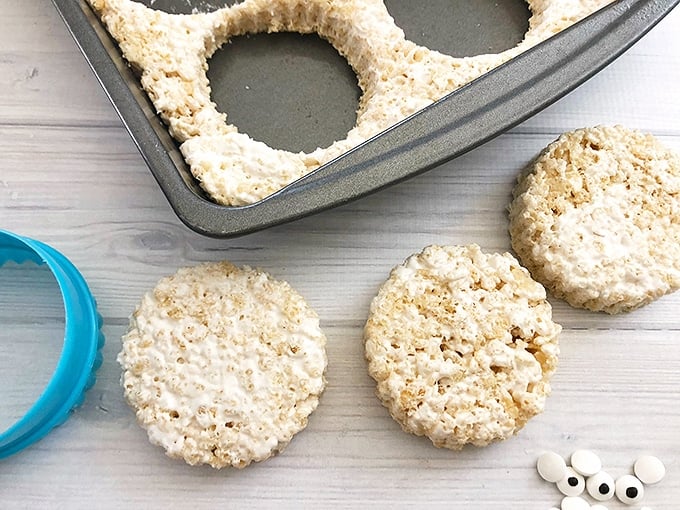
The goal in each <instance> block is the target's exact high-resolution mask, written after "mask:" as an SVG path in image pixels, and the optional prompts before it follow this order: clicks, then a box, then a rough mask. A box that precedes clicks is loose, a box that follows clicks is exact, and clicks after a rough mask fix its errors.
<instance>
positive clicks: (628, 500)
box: [616, 475, 645, 505]
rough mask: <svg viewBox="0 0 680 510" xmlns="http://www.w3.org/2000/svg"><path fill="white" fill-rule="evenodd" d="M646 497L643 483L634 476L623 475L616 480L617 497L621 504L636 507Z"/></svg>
mask: <svg viewBox="0 0 680 510" xmlns="http://www.w3.org/2000/svg"><path fill="white" fill-rule="evenodd" d="M644 495H645V489H644V487H643V486H642V482H641V481H640V480H638V479H637V478H636V477H634V476H633V475H623V476H622V477H620V478H618V479H617V480H616V497H617V498H619V501H621V503H625V504H626V505H634V504H635V503H639V502H640V501H642V498H643V497H644Z"/></svg>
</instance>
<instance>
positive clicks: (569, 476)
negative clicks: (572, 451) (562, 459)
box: [557, 467, 586, 497]
mask: <svg viewBox="0 0 680 510" xmlns="http://www.w3.org/2000/svg"><path fill="white" fill-rule="evenodd" d="M557 488H558V489H559V491H560V492H561V493H562V494H564V495H565V496H572V497H574V496H579V495H580V494H582V493H583V490H584V489H585V488H586V480H585V478H583V476H581V475H580V474H579V473H577V472H576V471H575V470H574V468H572V467H567V471H566V474H565V475H564V478H562V479H561V480H560V481H559V482H557Z"/></svg>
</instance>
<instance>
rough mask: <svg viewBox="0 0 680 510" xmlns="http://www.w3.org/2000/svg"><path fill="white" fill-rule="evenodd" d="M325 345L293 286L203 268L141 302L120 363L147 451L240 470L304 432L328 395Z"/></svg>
mask: <svg viewBox="0 0 680 510" xmlns="http://www.w3.org/2000/svg"><path fill="white" fill-rule="evenodd" d="M325 344H326V338H325V336H324V334H323V333H322V332H321V330H320V329H319V319H318V317H317V315H316V313H315V312H314V311H313V310H312V309H310V308H309V306H308V305H307V304H306V303H305V301H304V300H303V299H302V297H301V296H300V295H299V294H298V293H297V292H295V291H294V290H293V289H292V288H291V287H290V285H288V284H287V283H285V282H281V281H276V280H274V279H272V278H271V277H270V276H269V275H267V274H266V273H263V272H260V271H256V270H254V269H251V268H249V267H243V268H237V267H235V266H233V265H232V264H229V263H228V262H220V263H207V264H202V265H199V266H196V267H191V268H184V269H180V270H179V271H178V272H177V273H176V274H175V275H173V276H170V277H166V278H163V279H162V280H161V281H160V282H159V283H158V285H157V286H156V288H154V289H153V290H152V291H151V292H148V293H147V294H146V295H145V296H144V297H143V298H142V301H141V303H140V304H139V306H138V307H137V309H136V310H135V312H134V314H133V315H132V317H131V320H130V329H129V331H128V333H127V334H126V335H125V336H124V337H123V350H122V352H121V353H120V355H119V357H118V361H119V362H120V364H121V365H122V367H123V370H124V373H123V378H122V383H123V386H124V390H125V398H126V399H127V401H128V403H129V404H130V406H131V407H132V408H134V409H135V411H136V414H137V420H138V421H139V423H140V425H141V426H142V427H143V428H145V429H146V431H147V433H148V435H149V440H150V441H151V442H152V443H153V444H156V445H158V446H161V447H163V448H164V449H165V451H166V453H167V455H168V456H170V457H174V458H182V459H184V460H185V461H186V462H187V463H189V464H192V465H194V464H210V465H211V466H212V467H214V468H222V467H224V466H234V467H237V468H242V467H245V466H247V465H248V464H250V463H251V462H253V461H262V460H265V459H267V458H269V457H270V456H271V455H272V454H274V453H277V452H281V451H282V450H283V449H284V448H285V447H286V445H287V444H288V442H289V441H290V440H291V439H292V437H293V435H295V434H296V433H297V432H299V431H300V430H302V429H303V428H305V426H306V425H307V418H308V416H309V415H310V413H311V412H312V411H314V409H316V407H317V405H318V402H319V395H320V394H321V392H322V391H323V389H324V386H325V380H324V375H323V374H324V370H325V368H326V352H325Z"/></svg>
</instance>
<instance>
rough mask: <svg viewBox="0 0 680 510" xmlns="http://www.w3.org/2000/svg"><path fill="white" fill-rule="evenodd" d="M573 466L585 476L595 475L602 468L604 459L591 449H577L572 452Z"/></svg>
mask: <svg viewBox="0 0 680 510" xmlns="http://www.w3.org/2000/svg"><path fill="white" fill-rule="evenodd" d="M571 467H573V468H574V470H575V471H576V472H577V473H581V474H582V475H583V476H593V475H594V474H595V473H597V472H599V471H600V470H601V469H602V461H601V460H600V457H598V456H597V455H596V454H595V453H594V452H592V451H590V450H576V451H575V452H574V453H572V454H571Z"/></svg>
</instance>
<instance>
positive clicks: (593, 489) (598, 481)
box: [586, 471, 616, 501]
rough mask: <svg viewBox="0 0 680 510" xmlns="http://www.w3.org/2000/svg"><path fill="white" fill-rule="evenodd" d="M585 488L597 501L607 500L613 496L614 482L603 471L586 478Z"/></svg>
mask: <svg viewBox="0 0 680 510" xmlns="http://www.w3.org/2000/svg"><path fill="white" fill-rule="evenodd" d="M586 490H587V491H588V494H590V496H591V497H592V498H593V499H595V500H597V501H607V500H608V499H611V498H613V497H614V492H615V491H616V483H615V482H614V479H613V478H612V477H611V476H610V475H609V474H608V473H606V472H605V471H600V472H599V473H595V474H594V475H593V476H590V477H588V479H587V480H586Z"/></svg>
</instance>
